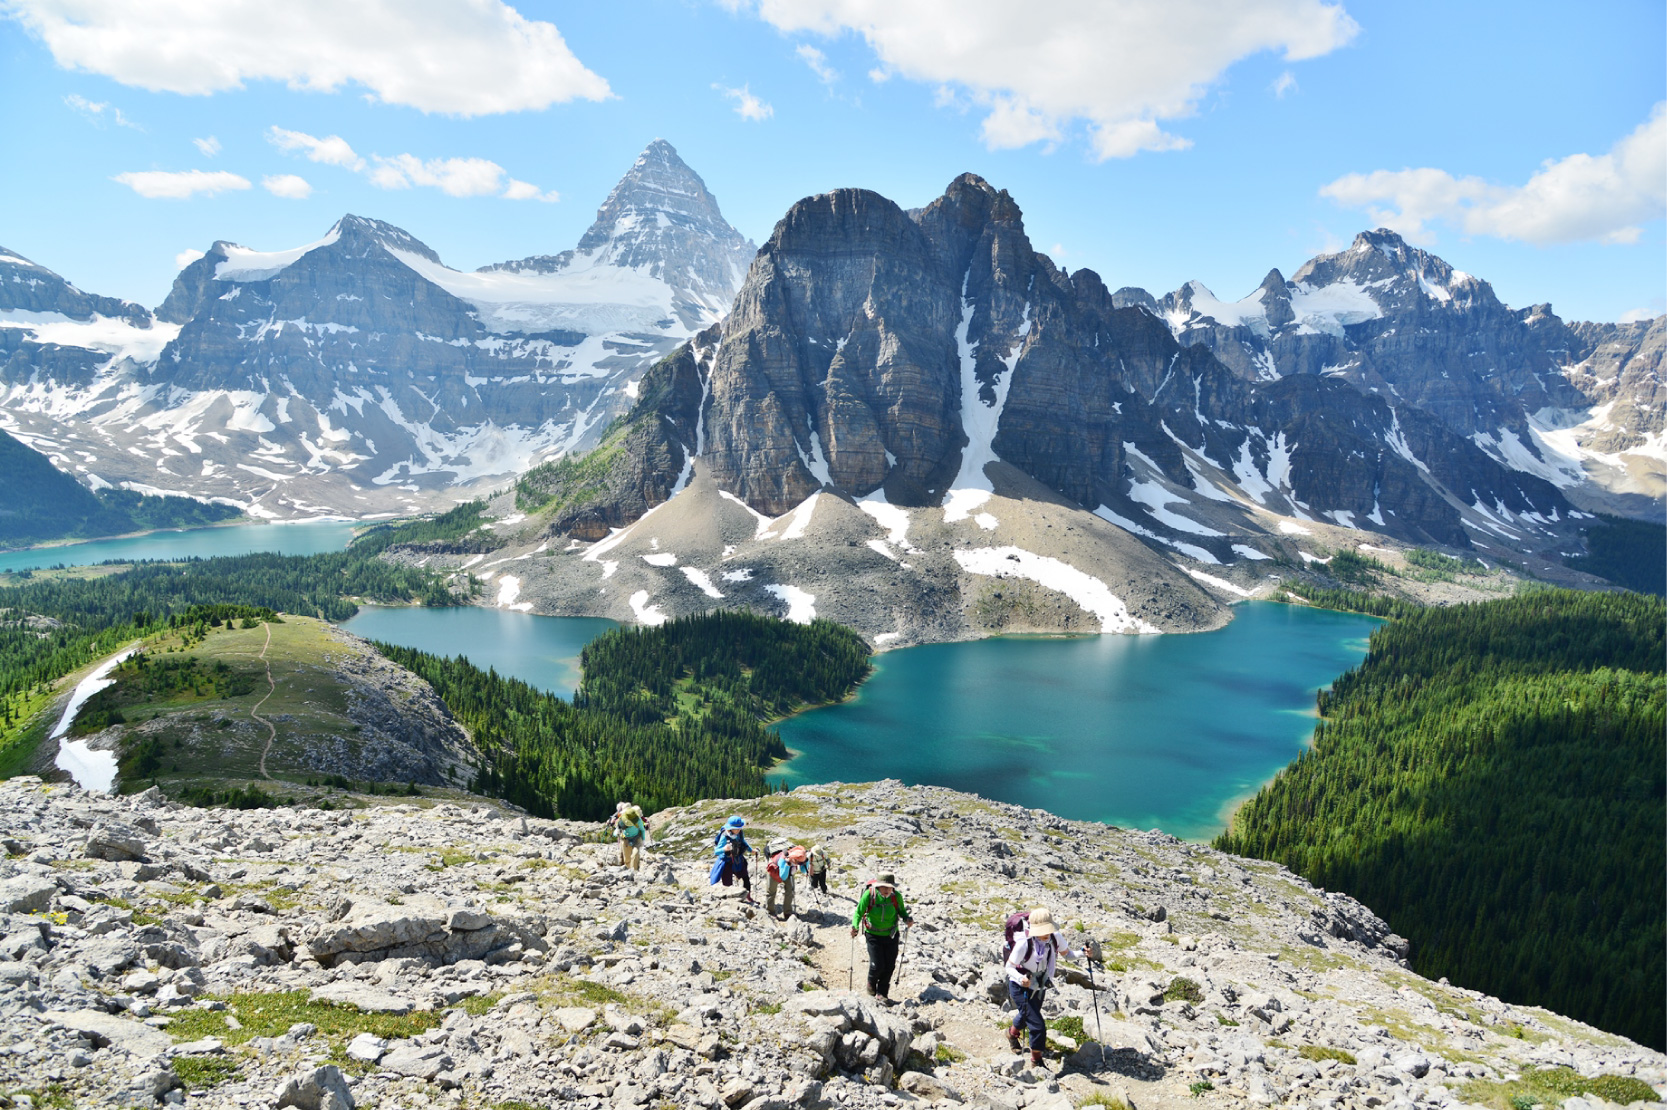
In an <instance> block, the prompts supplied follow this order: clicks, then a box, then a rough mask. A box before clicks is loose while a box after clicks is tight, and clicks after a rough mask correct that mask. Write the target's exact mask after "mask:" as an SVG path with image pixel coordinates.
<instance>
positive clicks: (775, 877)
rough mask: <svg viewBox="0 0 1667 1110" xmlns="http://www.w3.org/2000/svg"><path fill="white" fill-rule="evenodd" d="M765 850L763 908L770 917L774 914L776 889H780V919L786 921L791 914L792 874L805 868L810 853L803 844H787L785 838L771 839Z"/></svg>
mask: <svg viewBox="0 0 1667 1110" xmlns="http://www.w3.org/2000/svg"><path fill="white" fill-rule="evenodd" d="M765 852H766V853H767V854H768V855H769V869H768V870H767V871H765V873H764V909H765V911H766V912H767V913H769V915H770V916H771V917H774V916H775V915H776V891H777V890H780V891H781V892H782V899H781V919H782V920H783V921H786V920H787V919H788V918H790V917H792V916H793V874H794V872H799V873H801V874H802V873H804V872H805V871H806V870H807V865H808V863H809V857H810V854H809V853H808V852H806V851H805V849H804V845H802V844H789V843H788V842H787V841H785V840H773V841H771V842H770V844H769V845H768V846H767V847H766V848H765Z"/></svg>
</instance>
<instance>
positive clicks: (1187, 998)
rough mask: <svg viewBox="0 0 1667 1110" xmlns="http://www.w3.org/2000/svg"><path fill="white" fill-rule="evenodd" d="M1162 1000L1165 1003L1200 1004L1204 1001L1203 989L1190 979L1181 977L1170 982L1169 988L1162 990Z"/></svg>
mask: <svg viewBox="0 0 1667 1110" xmlns="http://www.w3.org/2000/svg"><path fill="white" fill-rule="evenodd" d="M1163 1000H1164V1001H1165V1002H1202V1001H1204V988H1203V987H1200V986H1199V985H1198V984H1197V983H1195V982H1193V981H1192V980H1191V979H1188V978H1187V977H1185V976H1181V977H1179V978H1177V979H1173V980H1171V981H1170V984H1169V986H1167V987H1165V988H1164V992H1163Z"/></svg>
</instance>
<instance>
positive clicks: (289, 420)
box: [0, 140, 752, 517]
mask: <svg viewBox="0 0 1667 1110" xmlns="http://www.w3.org/2000/svg"><path fill="white" fill-rule="evenodd" d="M751 254H752V250H751V247H750V244H747V243H746V241H745V240H744V239H743V238H742V237H741V236H740V234H739V233H738V232H736V231H735V230H734V229H733V228H731V227H730V226H729V225H728V224H727V223H725V222H724V220H723V217H722V214H721V213H720V211H719V209H718V207H717V202H716V201H715V200H714V199H713V198H712V196H711V194H710V193H709V192H708V191H707V190H706V187H705V184H704V183H703V182H702V181H701V179H700V177H699V175H697V174H696V173H695V172H694V171H693V170H691V169H690V168H689V167H688V166H686V165H685V164H684V163H683V162H682V161H681V160H680V159H679V158H678V157H677V154H676V151H674V150H673V149H672V148H671V146H670V145H669V144H667V143H665V142H663V141H658V140H657V141H656V142H655V143H654V144H652V145H651V146H650V147H649V148H648V150H646V151H645V152H644V154H643V156H642V157H641V158H639V159H638V160H637V163H636V165H634V166H633V167H632V169H631V171H630V172H629V173H628V174H627V175H626V177H625V178H624V179H623V180H622V181H621V182H620V183H619V185H618V186H617V187H616V188H615V189H614V191H613V193H612V194H611V195H610V196H609V198H608V201H607V203H606V204H605V205H604V206H603V208H602V210H601V211H600V212H599V213H598V216H597V220H596V223H595V224H594V225H593V226H592V227H591V229H590V230H589V231H588V232H586V234H585V237H584V239H583V240H581V244H580V247H579V248H578V249H577V250H576V251H568V252H565V253H563V254H561V255H557V256H553V257H547V258H540V259H530V260H526V261H524V262H520V263H507V264H501V265H498V266H491V267H486V268H483V269H481V270H479V271H475V272H465V271H459V270H454V269H452V268H450V267H448V266H446V265H445V264H444V262H442V261H441V259H440V257H439V256H438V255H437V254H436V253H435V252H434V251H433V250H431V249H430V248H429V247H427V246H426V245H425V244H423V243H422V242H421V241H420V240H418V239H417V238H416V237H414V236H412V235H411V234H410V233H408V232H406V231H404V230H402V229H400V228H397V227H394V226H392V225H390V224H386V223H383V222H381V221H378V220H372V219H365V218H362V217H358V216H344V217H343V218H342V219H341V220H339V221H337V223H336V224H335V225H334V226H332V227H331V228H330V229H329V230H328V231H327V232H326V233H325V235H324V236H323V237H322V238H320V239H318V240H317V241H315V242H312V243H308V244H306V245H304V246H300V247H296V248H292V249H289V250H282V251H256V250H252V249H249V248H247V247H243V246H239V245H237V244H233V243H228V242H217V243H215V244H214V245H213V246H212V247H211V248H210V249H209V250H208V252H207V253H206V254H204V256H203V257H202V258H200V259H198V260H197V261H195V262H193V263H191V264H190V265H189V266H187V267H186V268H185V270H184V271H182V272H181V273H180V275H179V277H178V278H177V279H176V281H175V283H174V288H173V290H172V291H171V292H170V293H169V295H168V298H167V299H166V300H165V301H164V302H163V304H162V305H161V306H160V307H159V308H158V309H157V311H156V314H155V317H154V318H153V317H152V316H151V314H150V313H148V312H146V311H145V310H144V309H142V308H139V307H138V306H134V305H125V306H124V305H123V303H122V302H109V303H105V302H106V301H107V300H108V299H97V298H91V299H89V298H86V297H85V295H84V294H80V296H81V297H82V298H83V299H82V300H80V301H78V300H76V299H75V297H74V296H72V295H71V294H69V293H65V292H62V291H61V290H60V291H57V292H55V293H54V292H53V290H54V289H56V288H57V286H61V287H62V289H63V290H71V289H73V287H70V286H68V285H67V283H64V282H63V281H62V279H61V278H58V277H57V275H53V274H51V273H50V271H46V270H44V269H42V268H40V267H38V266H35V265H34V264H33V263H30V262H28V261H27V260H22V259H13V260H10V261H0V265H3V266H4V267H5V269H4V270H0V274H3V275H4V276H5V277H6V278H7V280H6V282H5V283H4V285H0V324H5V325H9V326H7V327H5V328H4V330H3V331H0V341H3V342H6V343H7V344H8V346H7V347H6V350H7V352H8V353H9V354H10V356H11V359H10V362H9V363H7V364H6V366H5V367H4V369H3V370H0V387H3V392H0V423H3V424H4V426H5V427H6V428H7V429H8V430H11V431H12V432H13V433H14V434H16V435H17V436H19V438H22V439H24V440H25V441H27V442H31V443H32V444H34V445H36V446H38V447H40V448H42V449H43V450H46V451H48V452H49V453H51V454H52V456H53V457H54V459H55V461H57V462H58V463H59V465H61V466H64V467H65V468H66V469H72V470H74V471H75V472H77V473H79V474H80V475H81V476H83V478H84V479H85V480H86V481H87V482H88V483H89V484H93V485H98V484H101V483H112V484H123V485H129V486H133V487H134V488H140V489H148V490H165V491H169V492H185V493H192V494H196V495H199V496H217V497H223V498H228V499H231V500H235V501H237V502H239V503H242V504H245V505H247V506H249V507H250V511H251V512H253V513H256V514H258V515H273V516H280V517H288V516H298V515H310V514H314V513H319V512H347V513H351V514H353V515H363V514H366V513H370V512H377V511H382V512H387V511H395V510H400V509H405V508H411V507H419V506H421V505H423V504H426V503H428V502H430V501H432V500H433V498H434V495H436V494H440V495H443V496H444V498H445V499H451V498H452V497H454V496H455V495H454V494H449V493H446V492H445V491H447V490H450V489H451V488H452V487H455V486H458V485H466V484H469V483H475V482H480V481H486V482H491V481H495V480H502V479H504V478H507V477H509V476H512V475H514V474H516V473H518V472H520V471H522V470H525V469H526V468H528V467H529V466H532V465H534V464H536V463H537V462H539V461H541V460H544V459H547V458H550V457H553V456H556V455H559V454H561V453H564V452H567V451H571V450H574V449H578V448H582V447H585V446H588V445H589V444H590V443H591V442H593V441H594V439H595V436H596V434H597V432H598V431H599V430H600V428H601V427H603V426H605V425H606V424H607V423H608V421H609V420H610V419H612V418H613V416H615V415H617V414H618V412H620V411H621V410H622V409H623V408H625V407H626V406H627V405H629V404H630V401H631V395H632V393H633V392H634V386H635V383H636V382H637V381H638V380H640V378H641V376H642V374H643V372H644V371H646V369H647V368H648V367H649V366H650V365H652V364H653V363H654V362H655V361H657V360H658V359H659V358H661V357H662V356H664V355H665V354H667V353H669V352H670V351H671V350H673V349H674V348H675V347H676V346H677V345H678V344H679V343H681V342H682V341H683V340H685V339H686V338H688V337H689V336H690V335H692V334H694V333H695V332H696V331H698V330H700V329H701V328H704V327H706V326H708V325H709V324H711V323H712V322H713V321H715V320H716V319H718V318H719V316H720V315H721V314H722V313H723V312H724V311H725V310H726V308H727V306H728V302H729V300H730V299H731V298H732V297H733V295H734V291H735V289H736V287H738V285H739V283H740V278H741V276H742V274H743V273H744V268H745V262H746V260H747V259H749V258H750V257H751ZM7 257H8V259H10V258H11V256H7ZM14 275H15V276H16V277H17V278H18V279H19V280H16V281H13V280H11V278H12V277H13V276H14ZM26 280H33V281H34V282H35V284H33V285H27V284H26V283H25V281H26ZM54 282H55V283H56V286H54V285H53V283H54ZM25 290H27V291H28V292H27V295H26V296H27V299H26V297H25ZM75 292H76V293H77V294H78V293H79V291H75ZM66 352H70V353H66Z"/></svg>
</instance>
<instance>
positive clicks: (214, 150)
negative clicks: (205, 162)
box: [191, 135, 220, 158]
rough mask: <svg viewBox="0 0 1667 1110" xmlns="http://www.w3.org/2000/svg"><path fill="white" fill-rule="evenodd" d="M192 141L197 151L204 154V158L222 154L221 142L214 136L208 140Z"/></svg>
mask: <svg viewBox="0 0 1667 1110" xmlns="http://www.w3.org/2000/svg"><path fill="white" fill-rule="evenodd" d="M191 141H192V142H193V143H194V144H196V147H197V149H198V150H199V151H201V152H202V156H203V157H204V158H213V157H214V156H215V155H216V154H219V153H220V140H219V139H216V138H215V137H214V136H213V135H210V136H209V137H208V138H206V139H192V140H191Z"/></svg>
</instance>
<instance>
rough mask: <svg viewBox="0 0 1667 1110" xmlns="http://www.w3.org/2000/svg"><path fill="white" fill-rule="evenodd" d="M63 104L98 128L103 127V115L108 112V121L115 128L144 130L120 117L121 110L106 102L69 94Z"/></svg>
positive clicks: (122, 116) (124, 117)
mask: <svg viewBox="0 0 1667 1110" xmlns="http://www.w3.org/2000/svg"><path fill="white" fill-rule="evenodd" d="M64 103H65V104H68V105H69V106H70V107H71V108H74V109H75V110H76V111H77V112H80V113H81V114H82V115H84V116H86V117H87V118H88V119H90V120H92V121H93V122H94V123H96V124H98V125H99V126H100V127H102V126H104V120H105V115H104V113H106V112H109V113H110V115H109V119H110V121H111V122H112V123H114V124H115V125H116V126H117V127H130V128H132V129H133V130H135V131H143V130H144V128H143V127H140V126H139V125H138V124H136V123H134V122H133V121H132V120H130V119H128V118H127V117H126V116H124V115H122V110H121V109H120V108H117V107H115V106H114V105H112V104H110V103H109V102H108V101H104V100H88V99H87V98H86V97H84V96H81V95H79V94H77V93H70V94H69V95H68V96H66V97H64Z"/></svg>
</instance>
